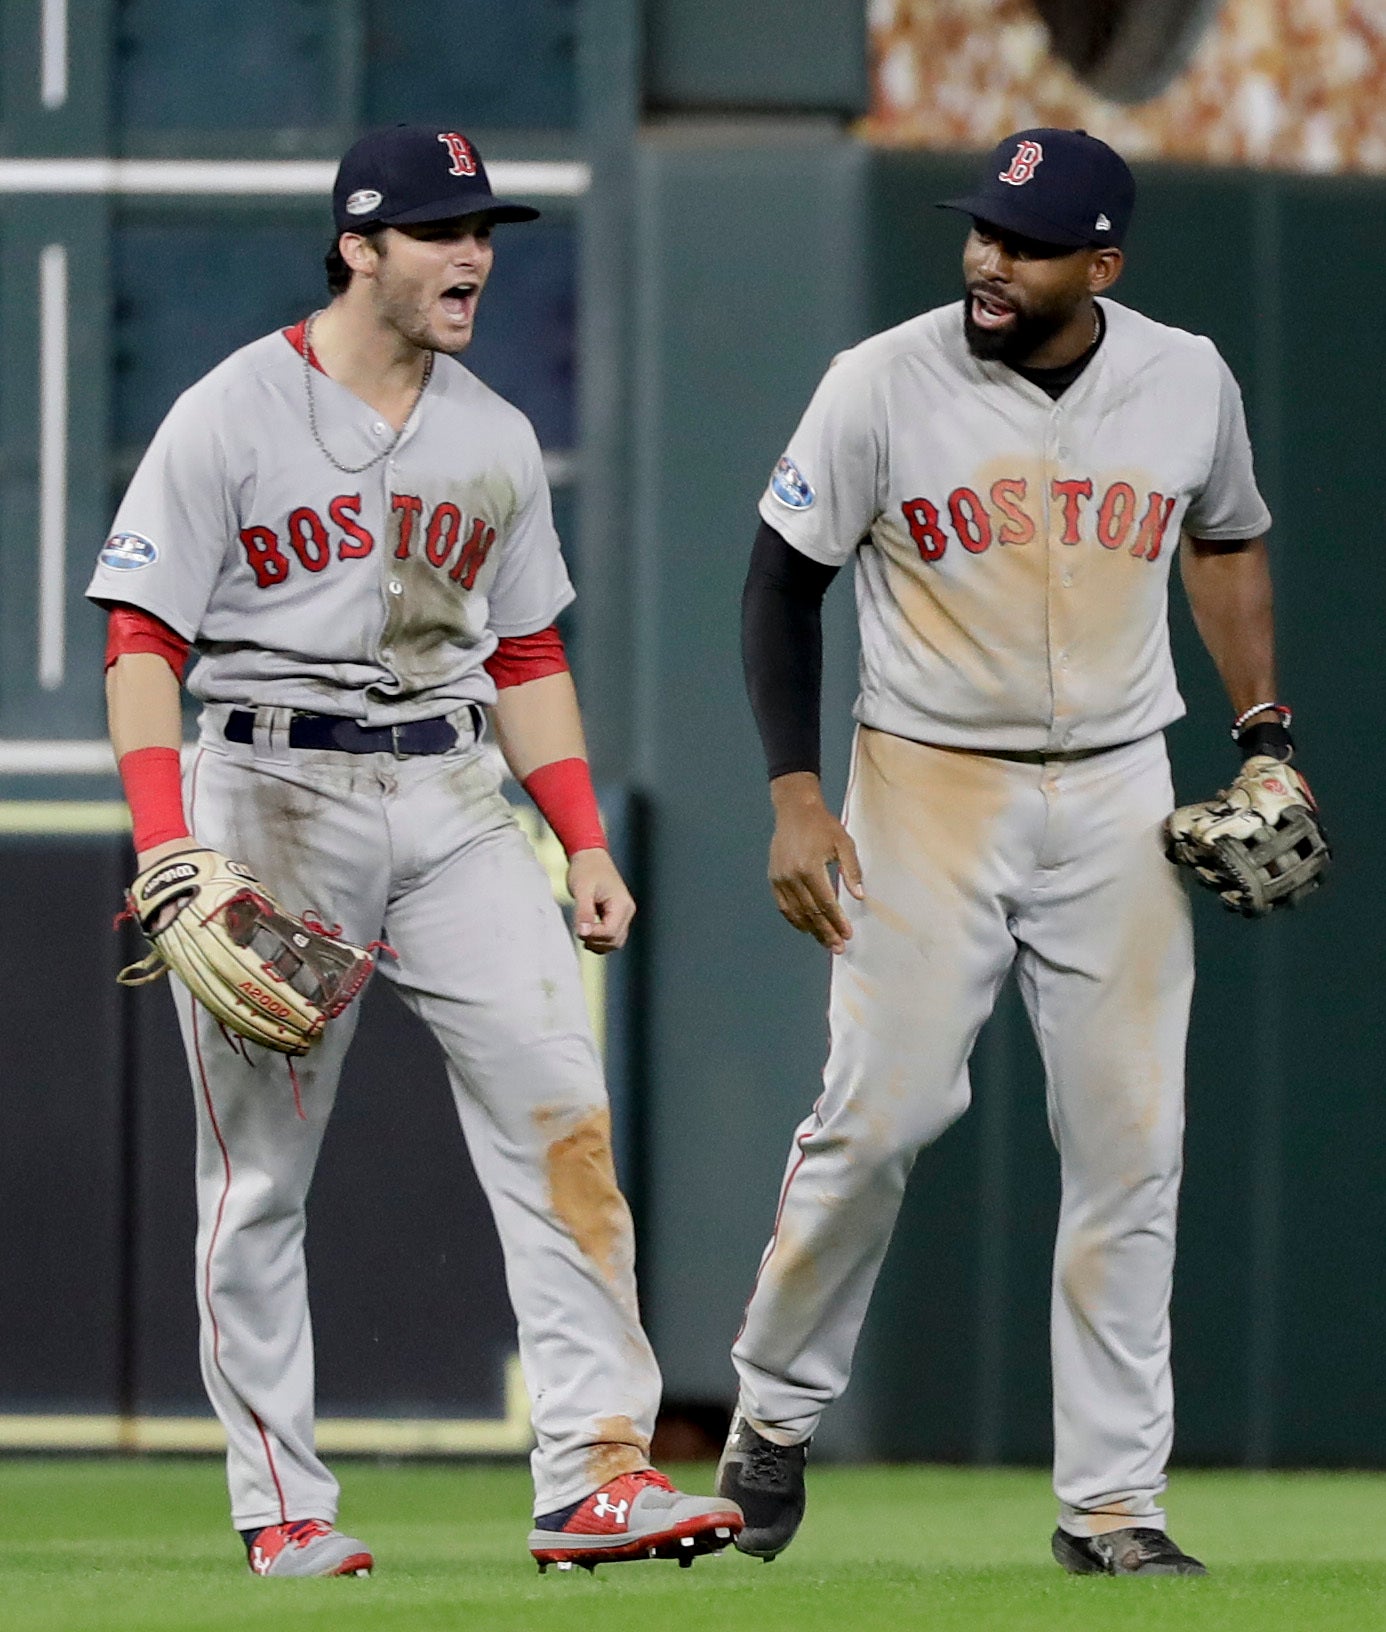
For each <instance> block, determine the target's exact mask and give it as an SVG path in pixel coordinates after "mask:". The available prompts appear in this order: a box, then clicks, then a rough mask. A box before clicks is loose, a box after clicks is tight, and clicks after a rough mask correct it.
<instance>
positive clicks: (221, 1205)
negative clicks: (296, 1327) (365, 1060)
mask: <svg viewBox="0 0 1386 1632" xmlns="http://www.w3.org/2000/svg"><path fill="white" fill-rule="evenodd" d="M201 768H202V751H201V750H200V749H199V750H198V755H197V758H196V760H194V762H193V774H192V782H191V786H190V788H189V794H188V825H189V826H190V827H192V826H193V812H194V808H195V806H196V804H197V773H198V771H199V770H201ZM197 1012H198V1011H197V1000H196V999H195V998H194V999H193V1013H192V1037H193V1053H194V1054H195V1055H196V1056H197V1074H198V1076H199V1077H200V1078H201V1080H202V1103H203V1104H204V1105H205V1106H206V1107H207V1120H208V1121H209V1122H210V1123H211V1124H212V1132H213V1133H214V1134H215V1135H216V1141H217V1149H218V1150H219V1151H220V1152H221V1165H222V1172H223V1174H224V1178H223V1180H222V1186H221V1197H220V1199H219V1200H218V1202H217V1217H216V1223H215V1224H213V1226H212V1234H211V1237H210V1239H209V1240H208V1242H207V1258H206V1262H205V1263H204V1264H203V1266H202V1296H203V1300H204V1301H205V1303H206V1305H207V1318H208V1320H210V1321H211V1323H212V1364H213V1365H214V1366H215V1367H216V1368H217V1370H218V1371H221V1374H222V1376H223V1377H226V1373H225V1372H224V1371H222V1368H221V1325H220V1323H219V1322H218V1320H217V1315H216V1310H215V1309H214V1308H213V1307H212V1255H213V1253H214V1252H215V1251H216V1245H217V1237H218V1236H219V1235H220V1234H221V1221H222V1217H223V1215H224V1214H225V1212H226V1198H227V1197H228V1196H229V1195H230V1193H231V1153H230V1151H229V1150H227V1148H226V1141H225V1139H223V1138H222V1134H221V1124H220V1123H219V1122H218V1121H217V1113H216V1110H215V1108H214V1107H213V1105H212V1091H211V1088H210V1087H209V1086H208V1082H207V1067H206V1066H205V1065H204V1064H203V1060H202V1041H201V1039H200V1038H199V1036H198V1034H197ZM226 1381H227V1382H228V1383H231V1379H230V1378H229V1377H226ZM231 1387H232V1390H233V1392H234V1390H235V1384H234V1383H232V1384H231ZM241 1403H242V1404H243V1405H245V1401H244V1400H242V1402H241ZM245 1408H246V1410H247V1411H248V1412H249V1413H250V1420H251V1421H252V1422H253V1423H254V1424H255V1427H256V1430H257V1432H258V1433H259V1435H260V1444H261V1445H262V1446H263V1447H264V1451H265V1461H266V1462H267V1463H268V1464H269V1472H270V1478H271V1479H272V1480H273V1481H274V1490H275V1494H276V1495H277V1496H278V1498H279V1522H280V1523H281V1524H287V1523H288V1522H289V1510H288V1507H287V1505H286V1504H285V1501H284V1487H283V1485H281V1484H280V1482H279V1470H278V1468H276V1467H275V1465H274V1452H273V1451H272V1450H271V1449H270V1442H269V1435H268V1434H266V1432H265V1425H264V1423H263V1422H261V1421H260V1418H259V1417H258V1416H257V1415H256V1413H255V1412H254V1411H252V1410H251V1408H250V1406H248V1405H246V1407H245Z"/></svg>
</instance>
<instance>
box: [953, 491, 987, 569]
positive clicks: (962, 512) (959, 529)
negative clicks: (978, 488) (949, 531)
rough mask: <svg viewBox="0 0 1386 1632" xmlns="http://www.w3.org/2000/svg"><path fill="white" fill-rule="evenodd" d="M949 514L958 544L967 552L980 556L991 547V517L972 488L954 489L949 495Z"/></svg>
mask: <svg viewBox="0 0 1386 1632" xmlns="http://www.w3.org/2000/svg"><path fill="white" fill-rule="evenodd" d="M948 514H949V515H950V516H951V517H952V519H953V531H954V532H955V533H956V534H957V535H958V542H959V543H960V544H961V545H962V547H963V548H964V549H965V550H971V551H972V553H973V555H980V554H981V553H982V551H983V550H985V549H987V548H988V547H989V546H990V544H991V517H990V516H989V515H988V514H987V512H986V507H985V506H984V505H983V503H982V501H981V500H980V499H979V498H978V497H977V495H976V494H975V493H974V492H973V491H972V489H971V488H970V487H958V488H954V490H953V491H952V492H951V493H950V494H949V495H948Z"/></svg>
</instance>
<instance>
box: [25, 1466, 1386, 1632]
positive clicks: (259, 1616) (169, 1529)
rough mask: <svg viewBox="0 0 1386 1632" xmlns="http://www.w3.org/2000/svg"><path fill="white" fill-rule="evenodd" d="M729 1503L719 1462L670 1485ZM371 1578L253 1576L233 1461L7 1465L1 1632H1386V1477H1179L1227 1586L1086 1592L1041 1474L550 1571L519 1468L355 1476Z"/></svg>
mask: <svg viewBox="0 0 1386 1632" xmlns="http://www.w3.org/2000/svg"><path fill="white" fill-rule="evenodd" d="M671 1471H673V1472H675V1473H676V1474H677V1475H678V1476H679V1477H680V1478H681V1479H682V1481H683V1482H685V1483H686V1485H687V1486H688V1487H689V1488H692V1489H700V1490H707V1489H709V1488H710V1480H711V1472H712V1470H711V1468H710V1467H695V1468H681V1469H676V1470H671ZM341 1473H342V1477H343V1484H344V1486H345V1493H344V1503H343V1510H342V1519H343V1522H344V1524H345V1525H346V1526H347V1527H348V1528H350V1529H351V1530H352V1531H353V1532H354V1533H355V1534H358V1535H360V1536H361V1537H362V1538H363V1539H364V1540H366V1541H367V1542H368V1543H369V1545H370V1546H371V1547H372V1548H373V1549H374V1551H375V1555H376V1561H377V1573H376V1574H375V1576H374V1577H372V1578H371V1579H370V1580H368V1581H357V1580H341V1581H285V1582H269V1581H259V1580H255V1579H254V1578H252V1577H251V1576H250V1575H249V1574H248V1573H247V1572H246V1569H245V1565H244V1563H243V1554H242V1552H241V1549H240V1544H239V1542H238V1540H237V1539H236V1538H235V1537H234V1536H233V1535H232V1534H231V1533H230V1531H229V1530H228V1529H227V1521H226V1517H225V1511H224V1506H223V1495H222V1485H221V1470H220V1467H219V1465H217V1464H215V1463H212V1462H201V1461H197V1462H188V1461H136V1462H120V1461H27V1460H13V1461H2V1462H0V1627H3V1629H4V1632H59V1629H61V1632H68V1629H72V1632H106V1629H116V1628H120V1629H122V1632H125V1629H129V1632H232V1629H237V1632H239V1629H241V1628H251V1627H254V1628H261V1627H263V1628H266V1629H270V1628H272V1629H274V1632H297V1629H300V1628H303V1629H307V1628H314V1629H318V1632H355V1629H358V1628H359V1629H361V1632H365V1629H367V1628H370V1629H372V1632H376V1629H381V1632H388V1629H396V1628H398V1629H400V1632H404V1629H408V1632H444V1629H451V1628H477V1629H484V1632H512V1629H514V1632H519V1629H522V1628H523V1629H529V1628H534V1629H536V1632H550V1629H552V1632H560V1629H562V1632H588V1629H592V1632H597V1629H600V1632H663V1629H665V1628H668V1629H670V1632H814V1629H824V1632H829V1629H830V1632H842V1629H844V1628H853V1627H880V1628H883V1629H893V1628H897V1627H903V1628H913V1627H919V1628H929V1629H931V1632H977V1629H979V1628H997V1629H1005V1632H1031V1629H1036V1632H1037V1629H1040V1628H1043V1629H1046V1632H1047V1629H1050V1628H1053V1629H1056V1632H1057V1629H1063V1632H1089V1629H1091V1632H1125V1629H1128V1628H1129V1629H1131V1632H1145V1629H1149V1632H1201V1629H1204V1628H1207V1629H1214V1628H1216V1629H1218V1632H1242V1629H1246V1632H1252V1629H1255V1632H1282V1629H1283V1632H1298V1629H1300V1628H1315V1629H1317V1628H1334V1629H1336V1628H1341V1629H1343V1632H1364V1629H1371V1628H1377V1627H1386V1476H1372V1475H1318V1474H1303V1475H1243V1474H1207V1473H1200V1474H1181V1475H1179V1476H1178V1478H1177V1479H1176V1481H1175V1490H1174V1493H1173V1495H1172V1506H1171V1511H1172V1528H1173V1529H1174V1533H1175V1534H1176V1536H1177V1537H1178V1538H1179V1540H1180V1542H1181V1543H1182V1544H1183V1545H1184V1546H1185V1547H1186V1548H1188V1549H1189V1550H1190V1551H1192V1552H1195V1553H1198V1554H1199V1555H1201V1556H1202V1557H1203V1558H1204V1559H1205V1560H1206V1561H1207V1562H1208V1563H1209V1564H1210V1565H1211V1567H1212V1568H1213V1570H1214V1571H1215V1572H1216V1573H1215V1574H1214V1575H1212V1576H1210V1577H1209V1578H1208V1579H1206V1580H1193V1581H1188V1580H1152V1581H1138V1580H1127V1581H1114V1580H1107V1579H1082V1580H1078V1579H1074V1578H1072V1577H1069V1576H1066V1575H1064V1574H1063V1573H1062V1572H1061V1571H1060V1570H1059V1569H1058V1568H1057V1567H1056V1566H1055V1565H1054V1564H1052V1563H1050V1561H1049V1532H1050V1529H1051V1527H1052V1514H1053V1504H1052V1500H1051V1498H1050V1495H1049V1491H1048V1488H1047V1482H1046V1480H1045V1478H1044V1476H1043V1475H1042V1474H1037V1473H1029V1472H1014V1471H1005V1472H991V1471H972V1470H965V1469H941V1468H903V1467H901V1468H857V1469H847V1468H819V1469H814V1470H813V1472H812V1475H811V1484H810V1492H809V1516H808V1518H807V1519H806V1520H805V1523H804V1527H803V1529H802V1530H801V1532H800V1534H799V1538H798V1540H797V1541H796V1542H795V1544H794V1546H793V1547H792V1548H791V1549H790V1550H789V1552H787V1553H786V1554H785V1555H784V1556H783V1557H782V1558H780V1559H779V1560H777V1561H776V1562H775V1563H774V1564H760V1563H757V1562H756V1561H755V1560H753V1559H748V1558H742V1557H741V1556H739V1555H736V1554H733V1555H730V1556H722V1557H718V1558H711V1559H704V1560H702V1561H700V1562H699V1563H698V1564H697V1565H695V1566H694V1567H693V1568H692V1569H691V1570H680V1569H679V1568H678V1567H677V1566H676V1565H674V1564H665V1563H642V1564H618V1565H614V1566H607V1567H605V1568H603V1569H601V1570H599V1571H598V1573H597V1574H596V1576H595V1577H589V1576H587V1575H586V1574H584V1573H582V1572H580V1571H573V1572H572V1573H571V1574H569V1575H559V1574H557V1573H556V1572H554V1571H550V1572H549V1574H548V1575H547V1576H544V1577H543V1578H540V1576H539V1575H538V1574H537V1572H536V1571H535V1569H534V1566H533V1565H532V1564H531V1563H530V1561H529V1558H528V1555H527V1554H526V1553H525V1550H524V1541H525V1533H526V1530H527V1528H528V1494H529V1492H528V1482H527V1480H526V1477H525V1474H524V1472H523V1470H522V1469H520V1468H508V1467H493V1468H477V1467H461V1468H447V1467H421V1468H415V1467H379V1466H374V1465H363V1464H351V1463H347V1464H344V1465H343V1466H342V1468H341Z"/></svg>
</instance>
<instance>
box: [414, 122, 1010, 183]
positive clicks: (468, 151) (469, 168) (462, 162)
mask: <svg viewBox="0 0 1386 1632" xmlns="http://www.w3.org/2000/svg"><path fill="white" fill-rule="evenodd" d="M438 140H439V141H440V142H442V143H443V144H444V146H445V147H446V148H447V150H448V152H449V153H451V154H452V166H451V168H450V169H449V170H448V174H449V175H450V176H474V175H475V174H476V154H475V153H473V152H472V144H471V143H470V142H469V141H468V140H467V138H466V137H465V136H459V135H458V134H457V132H456V131H455V130H445V131H443V132H442V134H441V135H440V136H439V137H438ZM1030 145H1031V146H1032V147H1033V146H1034V143H1033V142H1032V143H1031V144H1030Z"/></svg>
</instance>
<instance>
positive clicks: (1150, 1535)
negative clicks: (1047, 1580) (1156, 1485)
mask: <svg viewBox="0 0 1386 1632" xmlns="http://www.w3.org/2000/svg"><path fill="white" fill-rule="evenodd" d="M1050 1546H1051V1547H1052V1549H1053V1552H1054V1557H1055V1559H1056V1560H1057V1561H1058V1563H1060V1564H1062V1565H1063V1567H1064V1568H1065V1569H1066V1570H1067V1571H1068V1573H1069V1574H1070V1575H1207V1573H1208V1571H1207V1568H1206V1567H1205V1566H1204V1565H1202V1564H1200V1563H1199V1561H1198V1560H1197V1559H1196V1558H1190V1557H1189V1555H1188V1554H1187V1553H1183V1552H1180V1550H1179V1548H1178V1547H1177V1546H1175V1544H1174V1542H1173V1541H1172V1540H1171V1539H1170V1537H1169V1536H1167V1535H1166V1534H1165V1532H1164V1531H1163V1530H1150V1529H1132V1530H1109V1531H1108V1532H1107V1533H1106V1535H1104V1536H1071V1535H1069V1533H1068V1531H1067V1530H1056V1531H1055V1532H1054V1539H1053V1541H1052V1542H1051V1543H1050Z"/></svg>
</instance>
